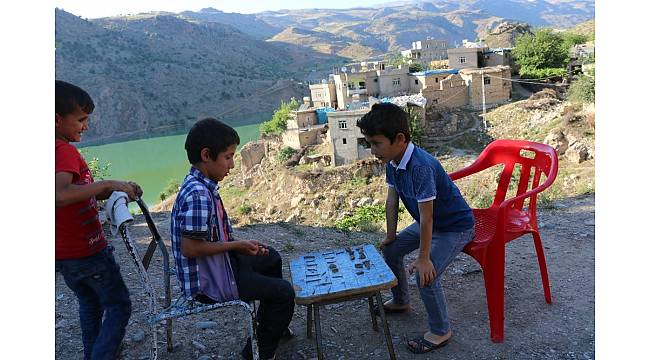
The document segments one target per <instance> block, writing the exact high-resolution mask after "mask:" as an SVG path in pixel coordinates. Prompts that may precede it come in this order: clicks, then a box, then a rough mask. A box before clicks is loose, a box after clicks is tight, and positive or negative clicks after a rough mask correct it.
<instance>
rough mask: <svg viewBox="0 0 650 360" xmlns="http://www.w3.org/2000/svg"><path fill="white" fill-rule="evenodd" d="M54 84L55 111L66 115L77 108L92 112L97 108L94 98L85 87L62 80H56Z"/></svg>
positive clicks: (87, 112)
mask: <svg viewBox="0 0 650 360" xmlns="http://www.w3.org/2000/svg"><path fill="white" fill-rule="evenodd" d="M54 84H55V85H54V89H55V90H54V99H55V100H54V111H56V113H57V114H59V115H61V116H66V115H68V114H70V113H72V112H74V111H75V110H77V109H81V110H83V112H85V113H86V114H91V113H92V112H93V110H95V103H94V102H93V99H92V98H91V97H90V95H88V93H87V92H86V91H85V90H84V89H82V88H80V87H78V86H76V85H72V84H70V83H68V82H65V81H62V80H55V82H54Z"/></svg>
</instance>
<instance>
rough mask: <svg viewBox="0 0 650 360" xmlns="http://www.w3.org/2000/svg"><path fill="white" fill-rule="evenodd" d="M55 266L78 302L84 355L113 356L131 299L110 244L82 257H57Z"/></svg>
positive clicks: (116, 350)
mask: <svg viewBox="0 0 650 360" xmlns="http://www.w3.org/2000/svg"><path fill="white" fill-rule="evenodd" d="M56 270H57V271H59V272H60V273H61V275H63V279H64V280H65V283H66V284H67V285H68V287H69V288H70V289H71V290H72V291H73V292H74V293H75V295H76V296H77V301H78V302H79V322H80V324H81V338H82V341H83V345H84V359H85V360H90V359H93V360H95V359H107V360H113V359H115V357H116V356H117V353H118V350H119V348H120V344H121V343H122V339H123V338H124V333H125V332H126V325H127V324H128V322H129V317H130V316H131V300H130V299H129V290H128V289H127V288H126V285H124V280H122V275H121V274H120V267H119V265H117V263H116V262H115V258H114V257H113V247H112V246H111V245H108V246H107V247H106V248H105V249H103V250H102V251H100V252H98V253H97V254H94V255H91V256H88V257H85V258H81V259H74V260H57V261H56ZM102 317H103V318H104V319H103V321H102Z"/></svg>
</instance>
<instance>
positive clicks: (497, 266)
mask: <svg viewBox="0 0 650 360" xmlns="http://www.w3.org/2000/svg"><path fill="white" fill-rule="evenodd" d="M504 252H505V249H501V251H498V250H497V251H491V252H490V253H488V258H489V259H490V260H489V261H488V263H487V264H486V266H485V267H484V268H483V279H484V281H485V294H486V298H487V305H488V315H489V319H490V338H491V339H492V342H495V343H500V342H503V333H504V316H505V315H504V313H505V306H504V305H505V304H504V296H505V294H504V291H505V289H504V278H505V253H504Z"/></svg>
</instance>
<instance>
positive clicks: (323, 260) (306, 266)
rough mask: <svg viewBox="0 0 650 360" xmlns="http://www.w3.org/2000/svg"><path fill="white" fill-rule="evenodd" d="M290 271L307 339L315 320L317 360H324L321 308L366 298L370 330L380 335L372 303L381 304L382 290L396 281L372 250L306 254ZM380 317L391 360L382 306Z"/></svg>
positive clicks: (361, 247)
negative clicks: (304, 313)
mask: <svg viewBox="0 0 650 360" xmlns="http://www.w3.org/2000/svg"><path fill="white" fill-rule="evenodd" d="M290 269H291V281H292V283H293V288H294V290H295V292H296V304H299V305H306V306H307V337H308V338H311V332H312V325H311V323H312V315H313V318H314V322H315V330H316V350H317V352H318V358H319V359H323V358H324V355H323V344H322V339H321V337H322V336H321V328H320V315H319V308H320V307H321V306H324V305H327V304H332V303H338V302H343V301H349V300H355V299H360V298H367V299H368V307H369V309H370V318H371V319H372V326H373V329H374V330H375V331H379V329H378V327H377V319H376V317H375V312H374V309H373V308H374V299H376V300H377V304H379V305H381V304H383V301H382V299H381V290H386V289H390V288H392V287H393V286H395V285H397V279H396V278H395V275H394V274H393V272H392V271H391V270H390V268H389V267H388V265H386V263H385V262H384V259H383V258H382V257H381V255H379V253H378V252H377V250H376V249H375V247H374V246H372V245H363V246H353V247H348V248H344V249H337V250H330V251H323V252H315V253H310V254H305V255H302V256H300V257H299V258H297V259H294V260H292V261H291V264H290ZM373 298H374V299H373ZM379 314H380V317H381V320H382V322H383V325H384V336H385V337H386V345H387V346H388V353H389V354H390V358H391V359H392V360H394V359H395V351H394V349H393V341H392V339H391V336H390V330H389V329H388V322H387V321H386V314H385V313H384V307H383V306H379Z"/></svg>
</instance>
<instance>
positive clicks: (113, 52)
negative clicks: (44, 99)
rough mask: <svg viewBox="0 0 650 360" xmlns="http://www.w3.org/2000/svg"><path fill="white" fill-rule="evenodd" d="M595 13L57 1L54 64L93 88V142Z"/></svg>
mask: <svg viewBox="0 0 650 360" xmlns="http://www.w3.org/2000/svg"><path fill="white" fill-rule="evenodd" d="M593 17H594V1H593V0H592V1H586V0H576V1H566V0H503V1H487V0H459V1H451V0H433V1H399V2H392V3H386V4H382V5H378V6H375V7H367V8H358V7H357V8H350V9H336V10H334V9H303V10H281V11H265V12H261V13H257V14H237V13H225V12H222V11H219V10H216V9H213V8H207V9H202V10H200V11H184V12H180V13H170V12H149V13H142V14H133V15H122V16H114V17H106V18H100V19H83V18H81V17H79V16H76V15H74V14H71V13H68V12H66V11H64V10H62V9H56V10H55V45H56V52H55V74H56V78H57V79H61V80H66V81H69V82H72V83H75V84H77V85H79V86H82V87H84V88H85V89H86V90H87V91H89V93H90V94H91V95H92V96H93V98H94V99H95V102H96V104H97V107H96V110H95V112H94V114H93V117H92V119H93V120H92V121H93V125H92V126H91V128H90V130H89V131H88V132H87V133H86V136H85V140H84V143H83V144H88V145H89V144H94V143H103V142H114V141H119V140H125V139H134V138H143V137H150V136H155V135H163V134H175V133H180V132H184V131H186V129H187V128H188V126H190V125H191V124H193V123H194V122H195V121H196V120H198V119H199V118H202V117H205V116H213V117H219V118H222V119H224V120H225V121H226V122H228V123H230V124H231V125H233V126H238V125H245V124H250V123H257V122H260V121H263V120H267V119H269V118H270V116H271V114H272V112H273V109H275V108H276V107H277V106H278V105H279V103H280V101H287V100H288V99H289V98H290V97H292V96H293V97H297V98H300V97H302V96H305V95H308V87H307V83H308V82H313V81H318V80H320V79H322V78H324V77H326V75H327V73H328V72H331V70H332V69H333V68H335V67H339V66H341V65H343V64H345V63H346V62H350V61H353V60H361V59H368V58H371V57H375V58H381V57H383V56H384V55H385V54H387V53H391V52H396V51H399V50H403V49H407V48H410V46H411V42H413V41H417V40H422V39H425V38H426V37H433V38H440V39H446V40H447V41H448V42H449V46H450V47H454V45H455V44H459V43H460V42H461V41H462V40H463V39H470V40H475V39H477V38H489V37H490V34H491V33H494V32H495V31H496V32H498V31H499V29H503V28H507V29H510V28H512V29H520V30H521V29H524V30H526V29H527V28H528V25H530V26H533V27H536V26H549V27H554V28H569V27H572V26H575V25H576V24H578V23H580V22H583V21H586V20H589V19H593ZM504 22H506V23H507V26H504V25H503V23H504ZM488 43H489V42H488ZM506 44H507V42H506Z"/></svg>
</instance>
